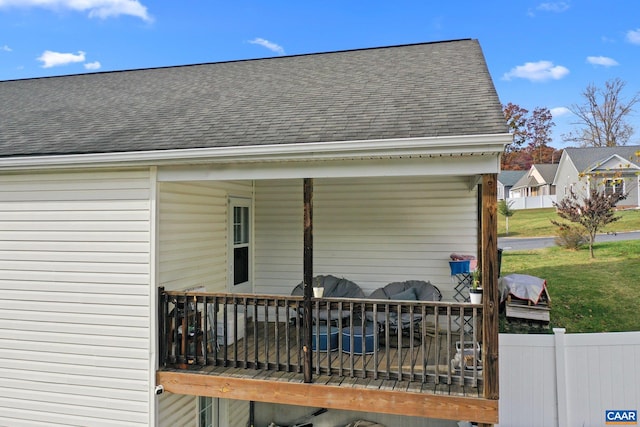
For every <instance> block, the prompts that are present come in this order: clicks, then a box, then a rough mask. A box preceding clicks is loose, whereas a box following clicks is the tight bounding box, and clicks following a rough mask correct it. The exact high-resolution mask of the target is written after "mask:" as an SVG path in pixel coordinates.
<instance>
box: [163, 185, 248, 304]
mask: <svg viewBox="0 0 640 427" xmlns="http://www.w3.org/2000/svg"><path fill="white" fill-rule="evenodd" d="M251 188H252V187H251V182H250V181H244V182H226V181H219V182H217V181H212V182H183V183H168V182H163V183H160V184H159V194H160V195H159V200H160V203H159V222H160V225H159V254H160V259H159V283H160V285H161V286H164V287H165V288H166V289H167V290H176V289H184V288H191V287H194V286H205V287H206V288H207V291H209V292H225V291H226V289H227V288H226V284H227V279H228V277H227V247H228V225H227V208H228V197H229V195H230V194H238V195H241V196H245V197H250V196H251Z"/></svg>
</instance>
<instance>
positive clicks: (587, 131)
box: [562, 78, 640, 147]
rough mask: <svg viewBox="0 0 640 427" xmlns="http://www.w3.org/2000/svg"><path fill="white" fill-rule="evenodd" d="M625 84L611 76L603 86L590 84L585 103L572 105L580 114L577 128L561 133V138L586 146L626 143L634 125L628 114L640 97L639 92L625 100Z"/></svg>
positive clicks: (585, 95)
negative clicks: (623, 94)
mask: <svg viewBox="0 0 640 427" xmlns="http://www.w3.org/2000/svg"><path fill="white" fill-rule="evenodd" d="M625 86H626V83H625V82H624V81H623V80H620V79H619V78H615V79H612V80H608V81H607V82H606V83H605V85H604V88H597V87H596V86H594V85H593V84H589V85H588V86H587V88H586V89H585V90H584V92H583V93H582V96H583V98H584V101H585V102H584V104H581V105H572V106H571V107H570V108H569V110H571V112H572V113H573V114H575V115H576V117H577V120H576V121H575V122H573V123H572V124H573V125H576V126H578V129H576V130H574V131H572V132H570V133H568V134H566V135H562V139H563V140H564V141H566V142H575V143H578V144H580V145H582V146H584V147H615V146H618V145H625V144H626V143H627V141H629V138H630V137H631V135H633V127H632V126H631V125H630V124H629V123H628V122H627V117H628V116H629V114H631V112H632V111H633V107H634V105H635V104H636V103H638V101H640V92H638V93H636V94H635V95H633V96H632V97H631V98H630V99H629V100H628V101H625V99H624V98H623V97H622V90H623V89H624V88H625Z"/></svg>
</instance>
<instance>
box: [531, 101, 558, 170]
mask: <svg viewBox="0 0 640 427" xmlns="http://www.w3.org/2000/svg"><path fill="white" fill-rule="evenodd" d="M552 119H553V116H552V115H551V111H549V109H548V108H547V107H536V108H535V109H534V110H533V113H531V117H530V118H529V120H528V121H527V131H528V134H529V145H528V146H527V148H528V150H529V152H531V156H532V157H533V160H534V163H544V161H543V159H544V155H543V153H544V151H545V149H547V150H546V151H548V149H549V148H550V147H549V146H548V144H549V143H550V142H551V127H552V126H555V123H554V122H553V120H552Z"/></svg>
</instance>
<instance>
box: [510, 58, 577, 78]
mask: <svg viewBox="0 0 640 427" xmlns="http://www.w3.org/2000/svg"><path fill="white" fill-rule="evenodd" d="M567 74H569V69H568V68H567V67H563V66H562V65H553V62H551V61H538V62H527V63H525V64H524V65H518V66H517V67H515V68H512V69H511V71H509V72H508V73H505V74H504V75H503V76H502V78H503V79H504V80H511V79H513V78H519V79H527V80H530V81H532V82H543V81H547V80H560V79H561V78H563V77H564V76H566V75H567Z"/></svg>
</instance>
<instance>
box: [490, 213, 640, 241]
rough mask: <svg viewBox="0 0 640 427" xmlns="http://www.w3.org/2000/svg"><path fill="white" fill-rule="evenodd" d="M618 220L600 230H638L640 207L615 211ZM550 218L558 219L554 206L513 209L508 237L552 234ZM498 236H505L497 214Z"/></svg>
mask: <svg viewBox="0 0 640 427" xmlns="http://www.w3.org/2000/svg"><path fill="white" fill-rule="evenodd" d="M617 215H618V216H620V218H621V219H620V220H619V221H616V222H614V223H613V224H609V225H607V226H606V228H605V229H604V230H602V231H604V232H607V231H616V232H620V231H637V230H640V209H633V210H631V209H630V210H625V211H620V212H618V213H617ZM552 219H556V220H558V219H560V217H559V216H558V215H557V214H556V211H555V208H545V209H523V210H517V211H515V213H514V215H513V216H512V217H511V218H509V235H508V236H509V237H541V236H554V235H555V231H556V230H555V227H554V225H553V224H551V220H552ZM498 236H500V237H505V236H507V234H506V221H505V217H503V216H502V215H498Z"/></svg>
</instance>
